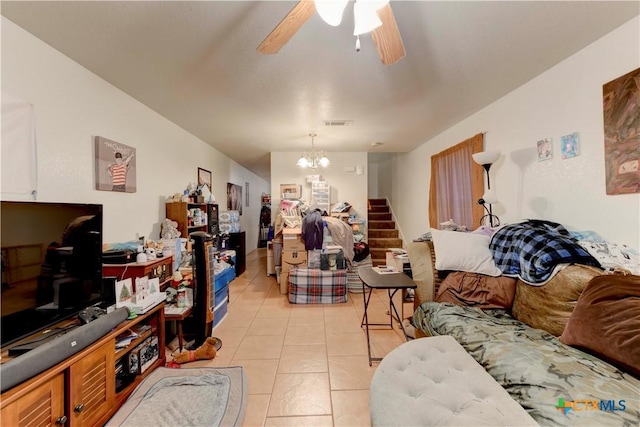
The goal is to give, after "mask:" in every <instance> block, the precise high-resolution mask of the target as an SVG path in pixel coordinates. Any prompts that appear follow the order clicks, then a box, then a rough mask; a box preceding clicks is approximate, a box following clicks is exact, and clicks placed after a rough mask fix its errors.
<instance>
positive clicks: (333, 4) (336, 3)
mask: <svg viewBox="0 0 640 427" xmlns="http://www.w3.org/2000/svg"><path fill="white" fill-rule="evenodd" d="M348 2H349V0H314V4H315V6H316V11H317V12H318V15H320V17H321V18H322V20H323V21H324V22H326V23H327V24H329V25H331V26H332V27H337V26H338V25H340V23H341V22H342V15H343V13H344V9H345V8H346V7H347V3H348Z"/></svg>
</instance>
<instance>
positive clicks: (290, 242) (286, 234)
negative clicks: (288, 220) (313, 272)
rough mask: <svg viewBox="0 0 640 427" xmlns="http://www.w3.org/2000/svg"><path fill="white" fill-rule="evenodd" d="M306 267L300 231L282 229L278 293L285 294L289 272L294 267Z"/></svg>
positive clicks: (290, 228)
mask: <svg viewBox="0 0 640 427" xmlns="http://www.w3.org/2000/svg"><path fill="white" fill-rule="evenodd" d="M306 266H307V251H306V250H305V247H304V240H302V229H301V228H298V227H285V228H283V229H282V256H281V269H280V270H281V274H280V293H282V294H286V293H287V282H288V277H289V274H288V273H289V271H290V270H291V269H292V268H294V267H306Z"/></svg>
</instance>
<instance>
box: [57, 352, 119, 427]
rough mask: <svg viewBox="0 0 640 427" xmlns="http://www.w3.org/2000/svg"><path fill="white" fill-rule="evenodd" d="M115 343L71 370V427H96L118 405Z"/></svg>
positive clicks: (88, 357)
mask: <svg viewBox="0 0 640 427" xmlns="http://www.w3.org/2000/svg"><path fill="white" fill-rule="evenodd" d="M114 359H115V342H114V341H113V340H110V341H109V342H107V343H106V344H104V345H102V346H101V347H99V348H97V349H96V350H95V351H92V352H91V353H89V354H87V355H86V356H85V357H83V358H82V360H79V361H78V362H76V363H74V364H73V365H71V367H70V368H69V377H70V379H71V380H70V392H69V404H70V407H69V408H68V412H69V414H70V415H69V417H70V423H69V425H70V426H79V425H87V426H90V425H95V424H96V422H97V420H99V419H100V418H101V417H103V416H104V415H105V414H106V413H107V412H108V411H109V410H110V409H111V408H112V407H113V405H114V404H115V392H116V385H115V361H114Z"/></svg>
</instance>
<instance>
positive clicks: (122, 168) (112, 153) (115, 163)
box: [95, 136, 136, 193]
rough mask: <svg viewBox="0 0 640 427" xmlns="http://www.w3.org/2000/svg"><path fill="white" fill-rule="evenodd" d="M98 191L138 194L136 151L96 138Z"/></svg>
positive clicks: (105, 139)
mask: <svg viewBox="0 0 640 427" xmlns="http://www.w3.org/2000/svg"><path fill="white" fill-rule="evenodd" d="M95 155H96V171H95V172H96V190H104V191H119V192H123V193H135V192H136V149H135V148H133V147H131V146H129V145H125V144H121V143H119V142H115V141H111V140H109V139H107V138H103V137H101V136H96V137H95Z"/></svg>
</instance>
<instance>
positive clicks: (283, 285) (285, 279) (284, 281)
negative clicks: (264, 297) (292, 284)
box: [280, 271, 289, 295]
mask: <svg viewBox="0 0 640 427" xmlns="http://www.w3.org/2000/svg"><path fill="white" fill-rule="evenodd" d="M280 293H281V294H283V295H286V294H287V293H289V272H288V271H287V272H285V273H280Z"/></svg>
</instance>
